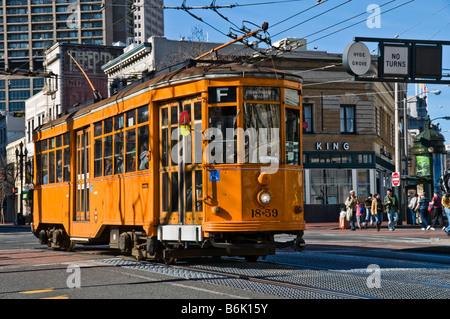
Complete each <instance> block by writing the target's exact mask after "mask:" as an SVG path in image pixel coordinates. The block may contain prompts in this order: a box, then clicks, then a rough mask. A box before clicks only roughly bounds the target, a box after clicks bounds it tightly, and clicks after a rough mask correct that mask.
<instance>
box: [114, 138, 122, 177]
mask: <svg viewBox="0 0 450 319" xmlns="http://www.w3.org/2000/svg"><path fill="white" fill-rule="evenodd" d="M121 173H123V132H120V133H117V134H114V174H121Z"/></svg>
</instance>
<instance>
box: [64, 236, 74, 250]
mask: <svg viewBox="0 0 450 319" xmlns="http://www.w3.org/2000/svg"><path fill="white" fill-rule="evenodd" d="M66 251H75V243H74V242H73V241H72V240H70V239H69V241H68V242H67V245H66Z"/></svg>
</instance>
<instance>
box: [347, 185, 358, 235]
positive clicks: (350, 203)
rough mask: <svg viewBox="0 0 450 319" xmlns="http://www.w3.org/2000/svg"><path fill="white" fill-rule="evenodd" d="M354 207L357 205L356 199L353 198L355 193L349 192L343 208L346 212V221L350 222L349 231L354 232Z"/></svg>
mask: <svg viewBox="0 0 450 319" xmlns="http://www.w3.org/2000/svg"><path fill="white" fill-rule="evenodd" d="M356 205H358V197H356V196H355V191H353V190H351V191H350V196H348V197H347V199H346V200H345V208H346V211H347V220H348V221H349V222H350V228H351V230H355V221H356Z"/></svg>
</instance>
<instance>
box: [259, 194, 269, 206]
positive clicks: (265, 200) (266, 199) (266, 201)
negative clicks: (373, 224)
mask: <svg viewBox="0 0 450 319" xmlns="http://www.w3.org/2000/svg"><path fill="white" fill-rule="evenodd" d="M258 201H259V202H260V203H261V204H263V205H267V204H269V203H270V202H271V201H272V194H270V192H269V191H261V192H259V194H258Z"/></svg>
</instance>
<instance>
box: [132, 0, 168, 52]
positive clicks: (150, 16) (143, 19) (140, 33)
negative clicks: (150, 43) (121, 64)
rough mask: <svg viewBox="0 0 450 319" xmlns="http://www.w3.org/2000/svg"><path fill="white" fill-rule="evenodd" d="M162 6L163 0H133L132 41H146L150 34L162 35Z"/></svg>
mask: <svg viewBox="0 0 450 319" xmlns="http://www.w3.org/2000/svg"><path fill="white" fill-rule="evenodd" d="M163 6H164V1H163V0H134V12H133V15H134V43H136V44H141V43H144V42H147V40H148V38H149V37H151V36H156V37H162V36H164V9H163Z"/></svg>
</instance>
